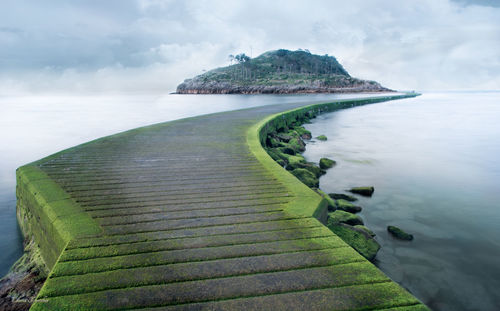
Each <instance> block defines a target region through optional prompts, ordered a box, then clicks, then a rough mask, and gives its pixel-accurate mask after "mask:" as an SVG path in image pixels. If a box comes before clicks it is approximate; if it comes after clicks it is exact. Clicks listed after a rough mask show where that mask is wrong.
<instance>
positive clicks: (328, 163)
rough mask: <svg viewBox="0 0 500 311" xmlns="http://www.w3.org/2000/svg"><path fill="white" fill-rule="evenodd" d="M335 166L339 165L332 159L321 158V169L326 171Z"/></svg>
mask: <svg viewBox="0 0 500 311" xmlns="http://www.w3.org/2000/svg"><path fill="white" fill-rule="evenodd" d="M335 164H337V162H335V161H333V160H332V159H328V158H321V159H320V160H319V167H320V168H322V169H324V170H326V169H329V168H331V167H333V166H334V165H335Z"/></svg>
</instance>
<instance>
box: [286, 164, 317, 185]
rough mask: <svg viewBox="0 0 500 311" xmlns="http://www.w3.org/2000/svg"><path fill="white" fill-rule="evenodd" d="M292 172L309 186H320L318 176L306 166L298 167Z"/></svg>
mask: <svg viewBox="0 0 500 311" xmlns="http://www.w3.org/2000/svg"><path fill="white" fill-rule="evenodd" d="M291 173H292V174H293V176H295V177H297V178H298V179H299V180H300V181H301V182H303V183H304V184H305V185H306V186H308V187H309V188H318V187H319V180H318V178H317V177H316V176H315V175H314V174H313V173H311V172H310V171H308V170H306V169H305V168H296V169H294V170H293V171H291Z"/></svg>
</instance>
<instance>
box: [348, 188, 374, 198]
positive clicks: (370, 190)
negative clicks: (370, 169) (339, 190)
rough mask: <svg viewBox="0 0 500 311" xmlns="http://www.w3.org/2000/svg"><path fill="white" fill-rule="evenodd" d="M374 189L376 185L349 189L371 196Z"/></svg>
mask: <svg viewBox="0 0 500 311" xmlns="http://www.w3.org/2000/svg"><path fill="white" fill-rule="evenodd" d="M374 191H375V188H374V187H354V188H351V189H350V190H349V192H352V193H356V194H360V195H362V196H365V197H371V196H372V194H373V192H374Z"/></svg>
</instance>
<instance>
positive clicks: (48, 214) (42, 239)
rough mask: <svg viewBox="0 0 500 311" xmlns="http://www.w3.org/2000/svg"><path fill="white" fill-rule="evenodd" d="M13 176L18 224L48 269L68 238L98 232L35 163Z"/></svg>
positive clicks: (69, 239)
mask: <svg viewBox="0 0 500 311" xmlns="http://www.w3.org/2000/svg"><path fill="white" fill-rule="evenodd" d="M16 178H17V186H16V196H17V219H18V223H19V226H20V227H21V230H22V232H23V234H24V238H25V239H27V240H31V239H33V240H34V241H35V243H36V245H37V246H38V248H39V249H40V252H41V255H42V258H43V260H44V262H45V265H46V266H47V268H48V269H49V271H50V270H52V267H53V266H54V264H55V263H56V261H57V259H58V258H59V255H60V254H61V253H62V251H63V250H64V248H65V247H66V244H67V243H68V242H69V241H71V240H72V239H74V238H76V237H82V236H95V235H97V234H100V233H101V228H100V226H99V225H98V224H97V223H95V222H94V220H92V218H91V217H90V216H89V215H88V214H87V213H85V212H84V211H83V210H82V209H81V208H80V206H79V205H78V204H77V203H76V202H75V201H74V200H73V199H71V197H70V195H69V194H68V193H66V192H65V191H64V190H63V189H62V188H61V187H60V186H59V185H58V184H56V183H55V182H54V181H53V180H52V179H51V178H50V177H49V176H47V174H45V173H44V172H43V171H42V170H40V169H39V168H38V167H37V166H35V165H26V166H22V167H20V168H18V169H17V171H16Z"/></svg>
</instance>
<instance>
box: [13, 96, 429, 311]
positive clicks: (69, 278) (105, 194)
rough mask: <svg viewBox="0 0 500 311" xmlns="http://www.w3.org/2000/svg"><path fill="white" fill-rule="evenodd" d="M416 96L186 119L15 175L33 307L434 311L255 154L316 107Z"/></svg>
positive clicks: (313, 199)
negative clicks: (36, 265)
mask: <svg viewBox="0 0 500 311" xmlns="http://www.w3.org/2000/svg"><path fill="white" fill-rule="evenodd" d="M408 96H411V95H396V96H389V97H383V98H381V97H379V98H370V99H357V100H340V101H336V102H334V103H329V104H316V105H312V106H307V107H305V106H306V104H294V105H290V104H287V105H274V106H264V107H258V108H251V109H245V110H239V111H232V112H225V113H217V114H212V115H206V116H201V117H196V118H189V119H183V120H178V121H174V122H168V123H162V124H157V125H152V126H148V127H143V128H138V129H135V130H131V131H128V132H124V133H121V134H117V135H114V136H110V137H105V138H101V139H98V140H95V141H92V142H90V143H87V144H83V145H80V146H77V147H74V148H71V149H68V150H65V151H62V152H60V153H57V154H55V155H52V156H50V157H47V158H45V159H42V160H40V161H37V162H34V163H31V164H28V165H26V166H23V167H21V168H19V169H18V172H17V182H18V186H17V196H18V218H19V222H20V225H21V227H22V229H23V232H24V233H25V235H26V236H28V237H30V236H32V237H33V238H34V239H35V241H36V243H37V245H38V247H39V249H40V252H41V254H42V257H43V259H44V261H45V263H46V265H47V267H48V268H49V269H50V270H51V273H50V275H49V278H48V279H47V281H46V282H45V284H44V286H43V288H42V290H41V291H40V293H39V295H38V297H37V299H36V301H35V303H34V304H33V306H32V308H31V310H131V309H133V310H205V309H206V310H269V309H273V310H358V309H362V310H373V309H376V310H382V309H390V310H427V308H426V307H425V306H424V305H422V304H421V303H420V302H419V301H418V300H417V299H416V298H414V297H413V296H412V295H411V294H409V293H408V292H407V291H406V290H404V289H403V288H402V287H400V286H399V285H397V284H396V283H394V282H392V281H391V280H390V279H389V278H388V277H387V276H385V275H384V274H383V273H382V272H381V271H379V270H378V269H377V268H376V267H375V266H373V265H372V264H371V263H370V262H368V261H367V260H365V259H364V258H363V257H361V256H360V255H359V254H358V253H356V251H354V250H353V249H352V248H351V247H349V246H348V245H347V244H345V243H344V242H343V241H342V240H341V239H340V238H338V237H337V236H336V235H335V234H333V233H332V232H330V231H329V230H328V229H327V228H326V227H325V226H323V224H322V223H321V222H320V221H319V220H318V219H320V220H321V219H322V218H323V217H324V215H325V209H326V204H325V203H324V202H323V201H322V199H321V197H320V196H319V195H317V194H316V193H315V192H314V191H312V190H311V189H309V188H308V187H306V186H305V185H303V184H301V183H300V182H299V181H298V180H297V179H295V177H293V176H292V175H291V174H289V173H288V172H286V171H285V170H284V169H282V168H281V167H280V166H279V165H278V164H276V163H275V162H274V161H273V160H272V159H271V158H270V157H269V156H267V154H266V153H265V151H264V149H263V148H262V147H261V145H260V140H261V137H263V134H265V133H267V132H268V131H271V130H273V129H275V128H279V127H280V126H283V125H284V124H286V123H287V122H292V121H293V120H294V118H295V117H296V116H298V115H300V114H301V113H305V112H307V111H310V110H317V111H325V110H335V109H339V108H344V107H350V106H353V105H361V104H366V103H371V102H378V101H384V100H390V99H399V98H403V97H408ZM304 107H305V108H304ZM292 109H296V110H293V111H291V112H290V110H292ZM284 111H288V112H285V113H283V112H284ZM264 137H265V135H264Z"/></svg>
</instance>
